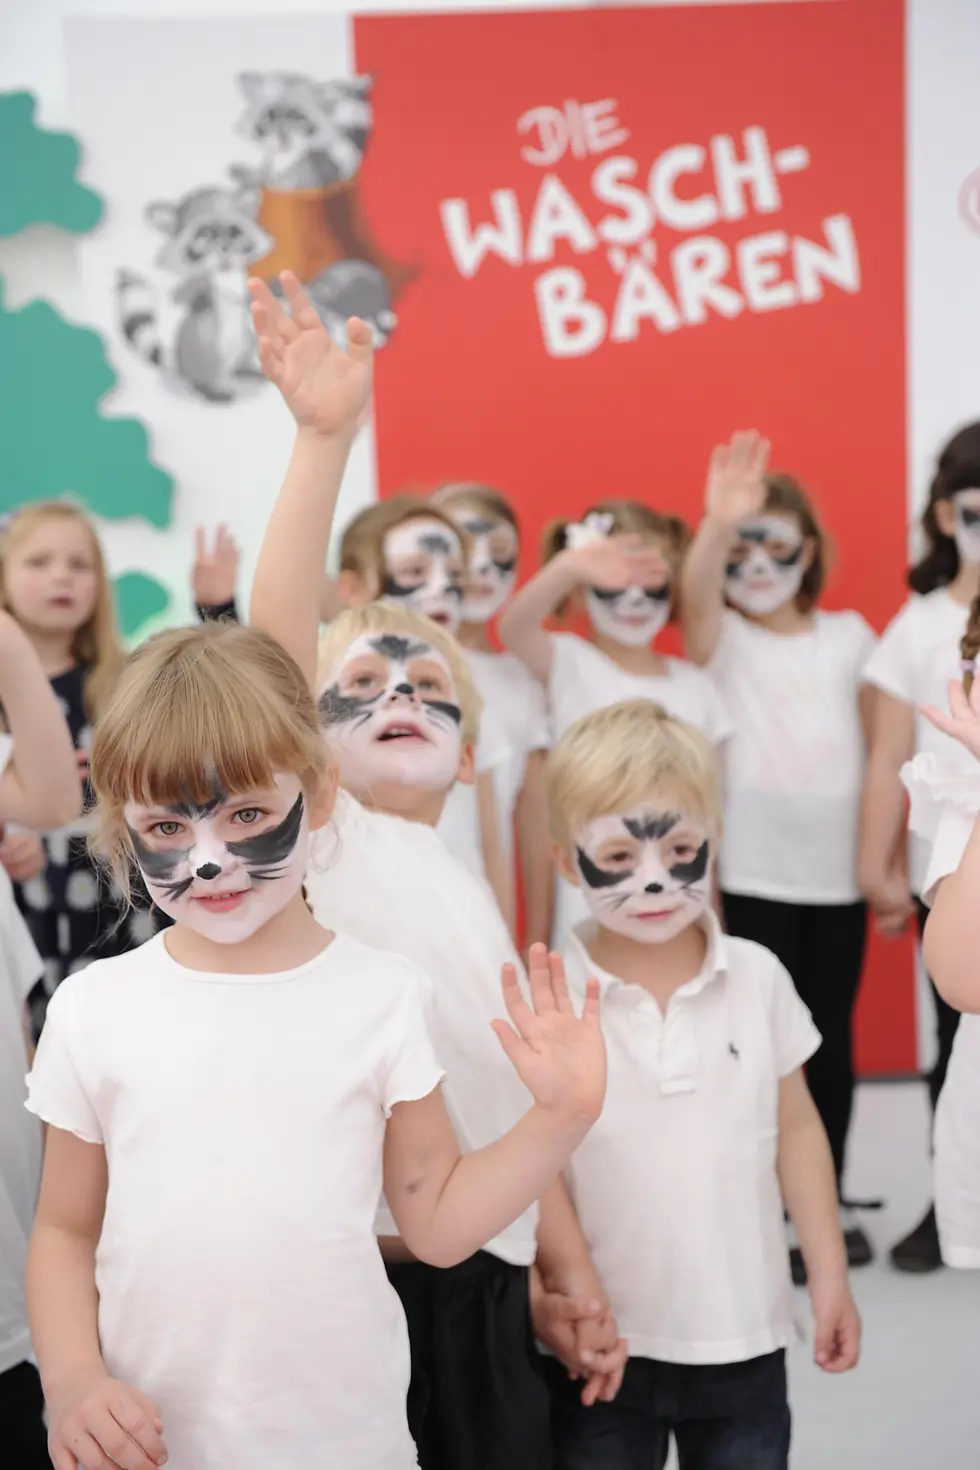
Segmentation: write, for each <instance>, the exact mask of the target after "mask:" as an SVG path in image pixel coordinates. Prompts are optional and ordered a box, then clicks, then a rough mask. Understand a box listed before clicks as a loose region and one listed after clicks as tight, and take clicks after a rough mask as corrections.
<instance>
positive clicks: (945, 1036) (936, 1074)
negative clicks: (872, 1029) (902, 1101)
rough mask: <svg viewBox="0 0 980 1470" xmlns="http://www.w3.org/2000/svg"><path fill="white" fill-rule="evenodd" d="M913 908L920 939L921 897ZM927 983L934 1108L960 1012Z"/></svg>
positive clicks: (923, 912) (923, 918)
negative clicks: (932, 1024)
mask: <svg viewBox="0 0 980 1470" xmlns="http://www.w3.org/2000/svg"><path fill="white" fill-rule="evenodd" d="M915 909H916V918H917V919H918V922H919V937H920V939H921V937H922V931H923V929H925V927H926V919H928V917H929V910H928V909H927V908H926V906H925V904H924V903H923V902H922V899H921V898H917V899H916V901H915ZM929 985H930V987H931V989H932V998H933V1000H934V1001H935V1002H936V1040H937V1042H938V1043H939V1049H938V1052H937V1054H936V1061H935V1064H934V1065H933V1068H932V1070H931V1072H929V1074H928V1076H927V1077H926V1082H927V1084H928V1087H929V1099H930V1101H931V1103H932V1106H933V1109H934V1110H935V1106H936V1103H937V1102H938V1101H939V1094H940V1093H941V1092H942V1090H943V1083H944V1082H945V1081H946V1068H947V1067H948V1066H949V1058H950V1056H951V1054H952V1051H953V1041H954V1040H955V1037H956V1028H957V1027H958V1026H959V1024H960V1013H959V1011H954V1010H953V1007H952V1006H951V1005H947V1004H946V1002H945V1001H944V1000H943V998H942V996H941V995H940V994H939V991H938V990H937V989H936V987H935V985H933V983H932V977H931V976H930V977H929Z"/></svg>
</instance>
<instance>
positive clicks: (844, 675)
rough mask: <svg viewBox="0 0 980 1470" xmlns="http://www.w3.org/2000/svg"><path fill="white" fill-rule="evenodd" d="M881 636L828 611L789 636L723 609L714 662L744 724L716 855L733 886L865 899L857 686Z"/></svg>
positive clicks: (730, 760)
mask: <svg viewBox="0 0 980 1470" xmlns="http://www.w3.org/2000/svg"><path fill="white" fill-rule="evenodd" d="M874 642H875V635H874V633H872V631H871V629H870V628H869V627H868V625H867V623H866V622H865V621H864V619H863V618H862V617H861V615H860V613H856V612H820V611H817V612H815V613H814V615H813V621H812V623H811V625H810V627H809V629H808V630H807V631H806V632H805V633H800V634H798V635H796V636H795V637H785V636H782V635H780V634H778V633H772V632H770V631H769V630H768V629H767V628H760V627H759V626H758V624H756V623H752V622H750V621H749V620H748V618H743V617H742V616H741V615H740V614H739V613H737V612H733V611H731V610H730V609H726V611H725V613H724V615H723V621H722V632H721V638H720V639H719V642H718V647H717V648H716V649H715V653H714V656H713V657H712V660H711V664H710V672H711V674H712V676H713V677H714V678H715V679H716V680H717V683H718V687H719V689H720V690H721V692H722V695H723V697H724V699H725V703H726V705H727V707H728V709H729V710H730V711H731V715H732V719H733V721H734V724H735V733H734V735H733V736H732V738H731V740H729V741H728V743H727V744H726V746H725V751H724V763H725V827H724V837H723V839H722V843H721V851H720V854H719V862H718V880H719V885H720V887H721V888H722V889H723V890H724V891H725V892H728V893H739V894H747V895H749V896H751V897H754V898H769V899H776V900H780V901H782V902H787V903H828V904H830V903H856V902H857V901H858V899H859V898H860V897H861V891H860V888H859V887H858V881H857V843H858V816H859V812H860V805H861V780H862V776H863V773H864V756H865V749H864V733H863V730H862V727H861V717H860V712H859V709H858V691H859V689H860V686H861V678H862V673H863V670H864V666H865V664H866V662H867V660H868V657H869V655H870V653H871V650H872V648H873V647H874Z"/></svg>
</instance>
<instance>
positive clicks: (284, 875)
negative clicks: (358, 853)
mask: <svg viewBox="0 0 980 1470" xmlns="http://www.w3.org/2000/svg"><path fill="white" fill-rule="evenodd" d="M250 802H251V796H250V795H249V794H246V795H244V796H229V795H228V793H227V792H226V791H224V790H222V788H221V785H220V782H218V780H217V778H216V779H215V780H214V782H213V784H212V790H211V795H210V797H209V798H208V799H207V800H206V801H205V802H203V803H201V804H197V803H195V802H192V801H190V800H188V801H184V802H177V803H176V804H175V805H173V806H167V807H163V806H155V807H145V806H141V805H140V804H139V803H137V802H129V803H127V805H126V807H125V811H124V816H125V820H126V823H127V826H128V828H129V836H130V841H131V842H132V845H133V853H134V856H135V858H136V866H137V867H138V868H139V870H140V873H141V874H142V875H143V881H144V882H145V883H146V887H147V890H148V892H149V894H150V897H151V898H152V899H153V902H154V903H155V904H156V905H157V907H158V908H159V909H161V910H162V911H163V912H164V913H165V914H167V915H168V917H169V918H171V919H173V921H174V923H176V924H185V925H186V926H187V927H188V928H189V929H195V930H197V932H198V933H199V934H202V935H203V936H204V937H205V938H206V939H210V940H212V941H213V942H215V943H217V944H240V943H241V942H242V941H243V940H245V939H249V938H251V936H252V935H253V934H255V933H256V932H257V931H258V930H259V929H261V928H262V927H263V926H264V925H265V924H267V923H268V922H269V920H270V919H272V918H274V917H275V916H276V914H278V913H280V912H281V911H282V910H283V909H284V908H285V907H286V905H287V904H288V903H289V901H290V900H291V899H292V898H293V897H294V896H295V894H296V893H297V892H298V891H299V889H300V888H301V886H302V883H303V877H304V874H305V872H306V863H307V857H308V850H309V832H310V829H309V816H308V813H307V810H306V801H305V798H304V796H303V789H302V786H301V783H300V780H299V777H298V776H295V775H292V774H287V773H283V774H281V775H277V776H276V778H275V788H274V790H273V791H272V792H271V793H269V792H263V793H261V794H256V795H255V800H254V804H251V805H250ZM243 817H244V818H245V819H246V820H241V819H242V818H243ZM168 828H170V829H172V830H169V831H168Z"/></svg>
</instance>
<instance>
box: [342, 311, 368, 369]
mask: <svg viewBox="0 0 980 1470" xmlns="http://www.w3.org/2000/svg"><path fill="white" fill-rule="evenodd" d="M347 355H348V357H352V358H353V359H354V361H355V362H367V363H369V362H370V361H371V360H372V358H373V357H374V334H373V333H372V331H371V328H370V327H369V326H368V325H367V323H366V322H362V321H361V319H360V317H357V316H352V317H351V318H350V320H349V321H348V323H347Z"/></svg>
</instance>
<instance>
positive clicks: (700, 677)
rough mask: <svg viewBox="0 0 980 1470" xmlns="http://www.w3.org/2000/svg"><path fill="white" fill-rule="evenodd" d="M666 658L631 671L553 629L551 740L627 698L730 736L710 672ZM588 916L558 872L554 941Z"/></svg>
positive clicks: (562, 941) (711, 733)
mask: <svg viewBox="0 0 980 1470" xmlns="http://www.w3.org/2000/svg"><path fill="white" fill-rule="evenodd" d="M664 662H665V664H666V665H667V672H666V673H665V674H661V675H657V676H655V677H654V676H651V675H649V674H631V673H628V672H627V670H626V669H621V668H620V667H619V665H618V664H615V663H613V661H612V659H610V658H607V657H606V655H605V654H604V653H601V652H600V650H599V649H598V648H596V646H595V644H594V643H589V642H587V641H586V640H585V639H584V638H579V636H578V635H577V634H576V633H554V634H552V659H551V674H550V677H549V679H548V699H549V701H550V705H551V718H552V726H553V734H554V739H555V743H556V744H557V742H558V741H559V740H560V739H561V737H562V736H563V735H564V733H565V731H566V730H567V729H568V728H569V726H570V725H574V723H575V721H576V720H580V719H581V718H582V716H583V715H588V714H591V713H592V711H593V710H597V709H605V708H606V706H607V705H610V704H620V703H622V702H623V701H624V700H628V699H651V700H653V701H654V703H656V704H660V705H663V707H664V709H665V710H666V711H667V713H668V714H671V715H675V716H676V717H677V719H679V720H687V722H688V723H689V724H691V725H695V726H696V727H697V729H699V730H701V731H702V732H703V734H705V735H707V737H708V739H709V740H711V741H713V742H714V744H715V745H721V744H722V743H723V742H724V741H726V740H728V739H729V738H730V736H731V735H732V733H733V728H734V727H733V725H732V722H731V718H730V716H729V713H728V710H727V708H726V707H725V702H724V700H723V699H722V697H721V695H720V694H719V692H718V688H717V685H716V684H715V681H714V680H713V679H712V677H711V675H710V674H708V673H707V672H706V671H705V670H704V669H699V668H698V667H697V666H696V665H695V664H692V663H688V662H687V661H686V659H679V658H667V659H665V660H664ZM588 916H589V909H588V905H587V904H586V902H585V899H584V898H583V897H582V893H581V890H580V889H578V888H576V887H574V885H573V884H571V883H569V882H568V881H567V880H566V879H564V878H561V877H559V878H558V880H557V884H556V888H555V915H554V921H553V925H552V931H551V943H552V946H553V947H554V948H555V949H564V947H565V945H566V944H567V943H568V939H569V936H570V934H571V932H572V930H573V929H574V927H575V925H576V924H581V923H584V921H585V920H586V919H587V918H588Z"/></svg>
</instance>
